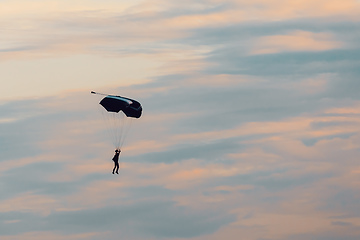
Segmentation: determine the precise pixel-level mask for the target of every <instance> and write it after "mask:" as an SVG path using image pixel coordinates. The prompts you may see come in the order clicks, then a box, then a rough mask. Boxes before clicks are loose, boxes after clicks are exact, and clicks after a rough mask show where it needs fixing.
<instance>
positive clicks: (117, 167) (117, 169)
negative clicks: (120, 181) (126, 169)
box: [116, 162, 119, 174]
mask: <svg viewBox="0 0 360 240" xmlns="http://www.w3.org/2000/svg"><path fill="white" fill-rule="evenodd" d="M116 173H117V174H119V162H116Z"/></svg>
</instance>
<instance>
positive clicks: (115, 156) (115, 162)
mask: <svg viewBox="0 0 360 240" xmlns="http://www.w3.org/2000/svg"><path fill="white" fill-rule="evenodd" d="M120 152H121V150H120V149H116V150H115V155H114V157H113V158H112V160H113V161H114V165H115V166H114V169H113V171H112V173H113V174H114V171H115V169H116V173H117V174H119V172H118V171H119V155H120Z"/></svg>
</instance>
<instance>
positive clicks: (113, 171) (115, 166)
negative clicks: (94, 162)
mask: <svg viewBox="0 0 360 240" xmlns="http://www.w3.org/2000/svg"><path fill="white" fill-rule="evenodd" d="M115 168H116V162H114V168H113V172H112V173H113V174H114V172H115Z"/></svg>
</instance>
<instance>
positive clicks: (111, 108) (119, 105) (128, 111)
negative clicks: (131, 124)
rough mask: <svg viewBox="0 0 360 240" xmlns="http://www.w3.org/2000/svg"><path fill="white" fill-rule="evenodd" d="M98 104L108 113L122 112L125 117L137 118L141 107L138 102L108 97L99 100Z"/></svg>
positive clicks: (118, 97)
mask: <svg viewBox="0 0 360 240" xmlns="http://www.w3.org/2000/svg"><path fill="white" fill-rule="evenodd" d="M100 104H101V105H102V106H103V107H104V108H105V109H106V110H107V111H108V112H116V113H118V112H119V111H123V112H124V113H125V115H126V116H127V117H132V118H139V117H140V116H141V112H142V107H141V104H140V103H139V102H138V101H135V100H133V99H130V98H125V97H120V96H112V95H108V96H106V97H104V98H103V100H101V102H100Z"/></svg>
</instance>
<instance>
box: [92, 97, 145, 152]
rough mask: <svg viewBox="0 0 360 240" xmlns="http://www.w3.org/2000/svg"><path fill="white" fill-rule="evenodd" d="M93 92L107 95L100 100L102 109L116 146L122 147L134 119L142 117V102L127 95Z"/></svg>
mask: <svg viewBox="0 0 360 240" xmlns="http://www.w3.org/2000/svg"><path fill="white" fill-rule="evenodd" d="M91 93H93V94H98V95H105V96H106V97H104V98H103V99H102V100H101V101H100V105H101V106H102V107H101V110H100V111H101V114H102V116H103V118H104V120H105V125H106V128H107V130H108V133H109V135H110V137H111V139H112V142H113V144H114V146H115V148H121V147H122V145H123V144H124V141H125V137H126V135H127V133H128V132H129V129H130V127H131V125H132V121H133V119H136V118H140V117H141V114H142V107H141V104H140V103H139V102H138V101H136V100H134V99H130V98H126V97H121V96H115V95H106V94H101V93H96V92H91Z"/></svg>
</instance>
